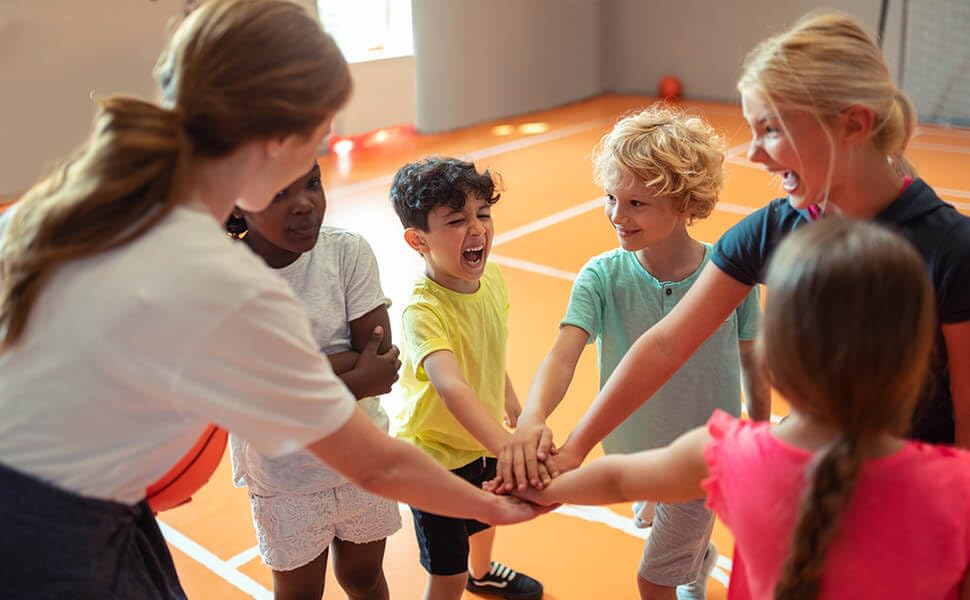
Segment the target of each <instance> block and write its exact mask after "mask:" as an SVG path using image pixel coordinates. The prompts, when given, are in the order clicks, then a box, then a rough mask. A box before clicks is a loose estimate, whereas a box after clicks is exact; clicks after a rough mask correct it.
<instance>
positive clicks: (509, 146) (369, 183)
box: [327, 119, 612, 196]
mask: <svg viewBox="0 0 970 600" xmlns="http://www.w3.org/2000/svg"><path fill="white" fill-rule="evenodd" d="M611 122H612V120H611V119H597V120H595V121H586V122H584V123H579V124H578V125H570V126H569V127H563V128H562V129H554V130H552V131H548V132H546V133H540V134H538V135H532V136H528V137H523V138H519V139H516V140H512V141H510V142H504V143H501V144H496V145H494V146H489V147H487V148H482V149H481V150H475V151H473V152H468V153H465V154H459V155H458V157H459V158H462V159H464V160H468V161H476V160H479V159H482V158H488V157H491V156H495V155H497V154H504V153H506V152H514V151H515V150H522V149H523V148H529V147H530V146H536V145H538V144H544V143H546V142H551V141H553V140H558V139H561V138H564V137H569V136H571V135H575V134H577V133H582V132H584V131H587V130H589V129H593V128H596V127H601V126H603V125H606V124H608V123H611ZM393 180H394V174H393V173H391V174H388V175H380V176H378V177H374V178H372V179H365V180H364V181H358V182H357V183H351V184H348V185H338V186H333V187H328V188H327V194H329V195H331V196H341V195H349V194H355V193H357V192H360V191H362V190H367V189H370V188H373V187H383V186H389V185H390V184H391V181H393Z"/></svg>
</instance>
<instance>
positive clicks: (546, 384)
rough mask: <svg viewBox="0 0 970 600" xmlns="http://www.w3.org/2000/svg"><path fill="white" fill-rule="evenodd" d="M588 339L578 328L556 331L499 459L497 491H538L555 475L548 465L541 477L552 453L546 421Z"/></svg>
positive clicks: (586, 334) (561, 395) (565, 386)
mask: <svg viewBox="0 0 970 600" xmlns="http://www.w3.org/2000/svg"><path fill="white" fill-rule="evenodd" d="M588 338H589V334H588V333H586V331H584V330H583V329H580V328H579V327H574V326H572V325H564V326H563V327H562V328H560V329H559V336H558V337H557V338H556V342H555V344H553V346H552V349H551V350H550V351H549V354H548V355H546V357H545V358H544V359H543V361H542V363H541V364H540V365H539V369H538V370H537V371H536V374H535V379H533V381H532V387H531V388H530V389H529V397H528V399H527V400H526V403H525V408H524V409H523V411H522V416H521V417H519V426H518V428H517V429H516V430H515V433H513V434H512V437H511V438H510V439H509V443H508V444H506V446H505V448H504V449H503V450H502V452H501V454H499V455H498V479H497V481H496V485H500V486H501V487H500V488H499V489H500V490H502V491H505V492H509V491H511V490H512V489H514V488H516V487H517V488H519V489H524V488H525V487H526V485H532V487H535V488H540V489H541V488H542V486H544V485H546V484H548V483H549V480H550V475H551V476H553V477H555V476H556V475H558V472H557V471H556V470H555V468H554V465H553V464H552V463H549V464H548V465H547V466H548V467H552V472H551V473H550V472H548V471H546V472H545V473H543V472H542V471H543V469H542V468H541V467H540V464H539V463H540V461H543V462H544V461H547V460H548V459H549V458H550V457H551V456H552V451H553V442H552V431H551V430H550V429H549V428H548V427H546V419H548V418H549V415H551V414H552V411H553V410H555V409H556V407H557V406H559V403H560V402H562V399H563V397H565V395H566V390H567V389H568V388H569V384H570V382H571V381H572V379H573V375H574V373H575V372H576V364H577V362H578V361H579V357H580V356H582V354H583V349H584V348H585V347H586V340H587V339H588Z"/></svg>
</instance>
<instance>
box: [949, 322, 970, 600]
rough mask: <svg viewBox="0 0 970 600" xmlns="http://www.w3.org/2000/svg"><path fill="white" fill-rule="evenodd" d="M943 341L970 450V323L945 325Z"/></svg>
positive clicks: (959, 438) (961, 437)
mask: <svg viewBox="0 0 970 600" xmlns="http://www.w3.org/2000/svg"><path fill="white" fill-rule="evenodd" d="M943 339H944V340H945V341H946V353H947V361H948V366H949V368H950V393H951V395H952V397H953V420H954V421H955V422H956V445H957V446H959V447H961V448H970V321H964V322H962V323H946V324H944V325H943ZM968 593H970V592H968Z"/></svg>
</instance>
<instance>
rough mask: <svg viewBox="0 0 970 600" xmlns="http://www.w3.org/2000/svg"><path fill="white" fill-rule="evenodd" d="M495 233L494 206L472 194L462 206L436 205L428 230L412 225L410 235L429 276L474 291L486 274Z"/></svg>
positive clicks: (453, 287)
mask: <svg viewBox="0 0 970 600" xmlns="http://www.w3.org/2000/svg"><path fill="white" fill-rule="evenodd" d="M494 232H495V227H494V224H493V223H492V207H491V205H490V204H489V203H488V202H487V201H485V200H484V199H482V198H478V197H475V196H472V197H466V199H465V204H464V206H462V207H461V208H453V207H451V206H449V205H447V204H445V205H441V206H436V207H435V208H434V209H432V210H431V212H429V213H428V230H427V231H422V230H420V229H415V228H409V229H408V230H407V232H406V238H407V240H408V243H409V244H410V245H411V246H412V247H413V248H415V250H417V251H418V252H420V253H421V255H422V256H423V257H424V259H425V265H426V271H427V274H428V277H430V278H431V279H432V280H434V281H435V282H437V283H439V284H441V285H443V286H444V287H446V288H448V289H451V290H454V291H457V292H465V293H470V292H474V291H475V290H477V289H478V285H479V284H478V280H479V279H481V277H482V275H483V274H484V273H485V264H486V262H487V261H488V255H489V252H490V251H491V249H492V237H493V235H494Z"/></svg>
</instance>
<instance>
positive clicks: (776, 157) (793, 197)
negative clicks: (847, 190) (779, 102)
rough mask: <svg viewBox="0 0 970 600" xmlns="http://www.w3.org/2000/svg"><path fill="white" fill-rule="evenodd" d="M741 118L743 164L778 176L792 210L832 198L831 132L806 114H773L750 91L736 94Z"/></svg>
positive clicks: (834, 155)
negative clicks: (746, 132) (745, 142)
mask: <svg viewBox="0 0 970 600" xmlns="http://www.w3.org/2000/svg"><path fill="white" fill-rule="evenodd" d="M741 107H742V110H743V112H744V119H745V120H746V121H747V122H748V125H749V126H750V127H751V145H750V147H749V148H748V160H750V161H752V162H756V163H761V164H763V165H764V166H765V168H766V169H768V172H770V173H772V174H775V175H778V176H780V177H781V185H782V188H784V190H785V192H787V193H788V197H789V200H790V202H791V204H792V206H794V207H795V208H802V209H804V208H808V207H809V206H811V205H813V204H819V203H821V202H823V201H824V200H825V199H826V198H827V197H831V196H833V190H834V189H835V188H836V187H837V186H838V185H839V169H838V165H839V162H840V161H839V160H838V156H837V151H838V149H837V147H836V146H835V142H834V138H833V136H832V135H831V132H830V131H829V130H827V129H826V128H825V127H824V126H823V125H822V124H821V123H820V122H819V120H818V119H817V118H816V117H815V115H813V114H812V113H810V112H808V111H807V110H792V111H787V112H784V113H783V114H779V113H778V112H777V111H776V110H775V108H774V107H773V106H772V105H771V103H770V102H768V100H767V99H766V98H765V97H764V95H763V94H760V93H758V92H756V91H752V90H745V91H742V93H741Z"/></svg>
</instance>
